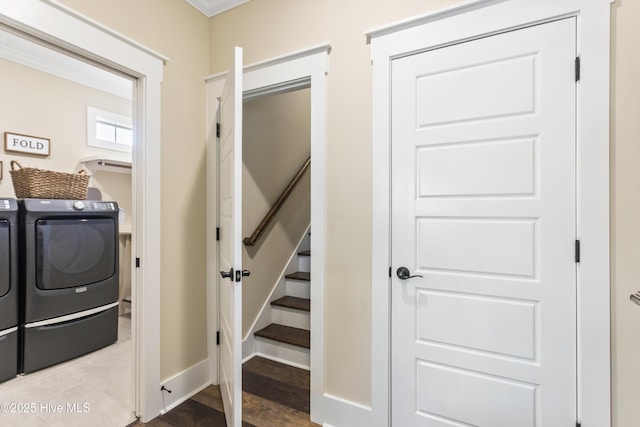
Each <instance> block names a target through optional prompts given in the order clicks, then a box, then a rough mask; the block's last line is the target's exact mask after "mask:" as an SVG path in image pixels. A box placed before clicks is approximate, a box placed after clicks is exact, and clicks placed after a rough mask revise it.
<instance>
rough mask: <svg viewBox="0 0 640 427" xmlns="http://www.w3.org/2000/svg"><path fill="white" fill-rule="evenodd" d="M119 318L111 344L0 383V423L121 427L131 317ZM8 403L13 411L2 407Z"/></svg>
mask: <svg viewBox="0 0 640 427" xmlns="http://www.w3.org/2000/svg"><path fill="white" fill-rule="evenodd" d="M119 319H120V321H119V325H118V326H119V328H118V341H117V342H116V343H115V344H112V345H110V346H108V347H105V348H103V349H100V350H98V351H95V352H93V353H90V354H87V355H85V356H82V357H78V358H76V359H73V360H70V361H68V362H65V363H61V364H59V365H56V366H52V367H50V368H47V369H43V370H41V371H38V372H33V373H31V374H29V375H23V376H18V377H17V378H14V379H12V380H9V381H5V382H3V383H1V384H0V426H12V427H13V426H16V427H45V426H46V427H57V426H60V427H73V426H82V427H85V426H98V427H112V426H113V427H123V426H126V425H128V424H130V423H131V422H132V421H134V419H135V418H134V417H133V416H132V412H131V403H130V402H131V319H130V317H129V316H126V315H125V316H120V318H119ZM7 404H8V406H9V410H15V411H17V412H13V413H12V412H7ZM27 411H30V412H28V413H27Z"/></svg>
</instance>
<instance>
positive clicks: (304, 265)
mask: <svg viewBox="0 0 640 427" xmlns="http://www.w3.org/2000/svg"><path fill="white" fill-rule="evenodd" d="M298 271H304V272H305V273H309V272H310V271H311V257H310V256H304V255H298Z"/></svg>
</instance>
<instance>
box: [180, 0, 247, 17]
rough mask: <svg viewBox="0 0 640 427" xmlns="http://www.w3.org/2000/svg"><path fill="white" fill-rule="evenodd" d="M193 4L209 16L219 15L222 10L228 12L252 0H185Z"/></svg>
mask: <svg viewBox="0 0 640 427" xmlns="http://www.w3.org/2000/svg"><path fill="white" fill-rule="evenodd" d="M185 1H186V2H187V3H189V4H190V5H191V6H193V7H195V8H196V9H198V10H199V11H200V12H202V13H203V14H204V15H206V16H207V17H208V18H211V17H212V16H215V15H218V14H220V13H222V12H226V11H227V10H229V9H233V8H234V7H236V6H240V5H241V4H243V3H247V2H249V1H251V0H185Z"/></svg>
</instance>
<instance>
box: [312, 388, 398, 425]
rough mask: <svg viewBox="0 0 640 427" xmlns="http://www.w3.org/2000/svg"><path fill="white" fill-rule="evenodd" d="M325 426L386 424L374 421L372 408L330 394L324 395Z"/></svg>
mask: <svg viewBox="0 0 640 427" xmlns="http://www.w3.org/2000/svg"><path fill="white" fill-rule="evenodd" d="M323 415H324V420H323V423H322V425H323V426H324V427H371V426H374V425H386V423H380V422H374V420H373V412H372V411H371V408H370V407H368V406H365V405H361V404H359V403H355V402H351V401H349V400H345V399H342V398H340V397H336V396H332V395H330V394H326V393H325V395H324V414H323Z"/></svg>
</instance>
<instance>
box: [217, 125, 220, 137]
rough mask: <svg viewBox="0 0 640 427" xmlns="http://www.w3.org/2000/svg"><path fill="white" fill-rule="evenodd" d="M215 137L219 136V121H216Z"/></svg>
mask: <svg viewBox="0 0 640 427" xmlns="http://www.w3.org/2000/svg"><path fill="white" fill-rule="evenodd" d="M216 137H217V138H220V123H216Z"/></svg>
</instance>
